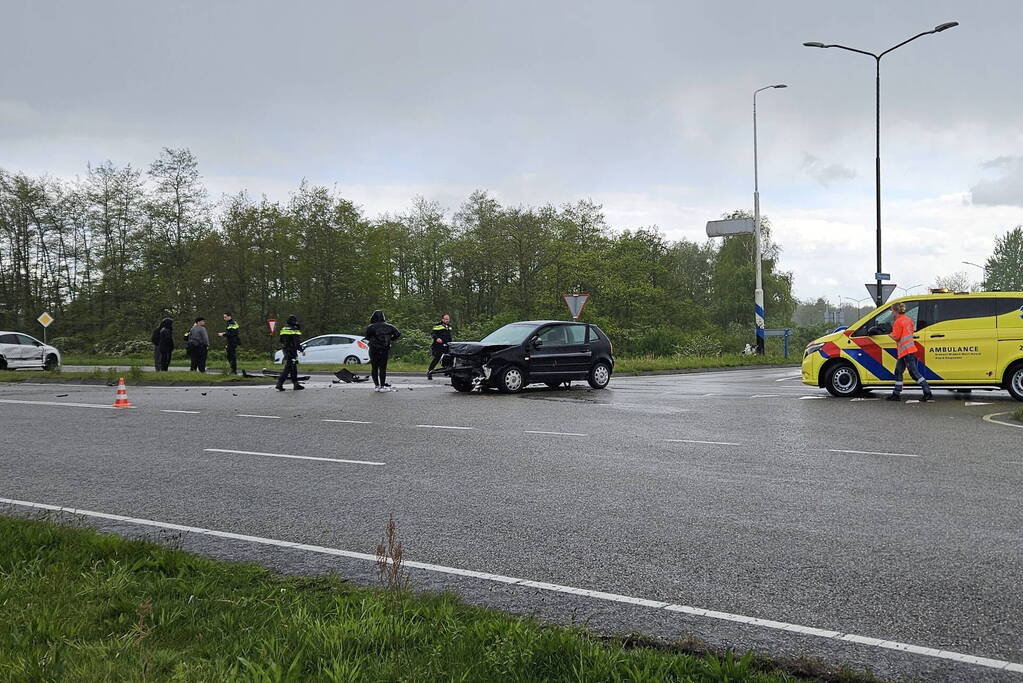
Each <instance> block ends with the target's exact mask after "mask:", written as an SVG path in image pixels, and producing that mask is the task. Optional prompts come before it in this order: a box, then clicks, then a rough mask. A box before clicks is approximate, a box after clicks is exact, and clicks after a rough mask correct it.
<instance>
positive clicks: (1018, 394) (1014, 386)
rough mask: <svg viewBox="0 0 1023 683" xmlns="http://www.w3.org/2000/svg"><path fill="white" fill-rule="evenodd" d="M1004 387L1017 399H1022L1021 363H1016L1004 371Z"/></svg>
mask: <svg viewBox="0 0 1023 683" xmlns="http://www.w3.org/2000/svg"><path fill="white" fill-rule="evenodd" d="M1005 388H1006V389H1008V390H1009V393H1010V394H1012V397H1013V398H1014V399H1016V400H1017V401H1023V363H1016V364H1015V365H1013V366H1012V367H1011V368H1009V370H1008V372H1006V373H1005Z"/></svg>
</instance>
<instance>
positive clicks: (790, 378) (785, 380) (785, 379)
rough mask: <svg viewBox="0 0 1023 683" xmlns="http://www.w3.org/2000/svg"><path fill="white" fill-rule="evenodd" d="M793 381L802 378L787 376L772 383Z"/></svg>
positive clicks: (799, 376)
mask: <svg viewBox="0 0 1023 683" xmlns="http://www.w3.org/2000/svg"><path fill="white" fill-rule="evenodd" d="M794 379H803V376H802V375H788V376H787V377H782V378H781V379H776V380H774V381H775V382H790V381H792V380H794Z"/></svg>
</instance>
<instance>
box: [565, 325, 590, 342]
mask: <svg viewBox="0 0 1023 683" xmlns="http://www.w3.org/2000/svg"><path fill="white" fill-rule="evenodd" d="M565 327H566V330H567V331H568V343H569V344H585V343H586V325H566V326H565Z"/></svg>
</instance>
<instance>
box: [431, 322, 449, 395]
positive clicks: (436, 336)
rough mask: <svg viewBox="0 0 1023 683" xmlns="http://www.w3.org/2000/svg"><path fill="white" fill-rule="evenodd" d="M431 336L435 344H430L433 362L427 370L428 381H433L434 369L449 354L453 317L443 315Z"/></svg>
mask: <svg viewBox="0 0 1023 683" xmlns="http://www.w3.org/2000/svg"><path fill="white" fill-rule="evenodd" d="M430 336H431V337H432V339H433V343H432V344H430V353H432V354H433V360H431V361H430V367H429V368H427V369H426V379H433V374H432V373H433V369H434V368H435V367H437V363H439V362H440V359H441V358H443V357H444V354H445V353H447V352H448V344H450V343H451V316H450V315H448V314H447V313H445V314H444V315H442V316H441V317H440V322H439V323H437V324H436V325H434V326H433V329H432V330H431V331H430Z"/></svg>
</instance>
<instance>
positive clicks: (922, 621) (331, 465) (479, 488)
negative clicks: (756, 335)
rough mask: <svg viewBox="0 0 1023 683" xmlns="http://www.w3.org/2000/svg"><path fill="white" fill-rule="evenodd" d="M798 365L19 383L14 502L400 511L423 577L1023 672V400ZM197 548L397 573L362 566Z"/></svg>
mask: <svg viewBox="0 0 1023 683" xmlns="http://www.w3.org/2000/svg"><path fill="white" fill-rule="evenodd" d="M796 375H797V370H796V369H756V370H739V371H729V372H713V373H701V374H688V375H672V376H647V377H621V378H615V379H614V380H613V382H612V386H611V389H609V390H607V391H591V390H589V389H588V388H587V387H585V385H583V386H581V387H580V386H576V387H573V388H572V389H571V390H559V391H552V390H549V389H547V388H546V387H543V388H541V389H532V390H529V391H527V392H525V393H524V394H522V395H519V396H504V395H500V394H496V393H488V394H486V395H479V394H475V395H462V394H457V393H455V392H454V391H452V390H451V388H450V387H448V386H446V384H445V383H444V382H443V381H435V382H430V383H428V382H425V381H422V380H419V379H414V378H404V377H403V378H394V383H395V385H396V388H397V391H395V392H393V393H391V394H375V393H373V392H372V391H371V390H370V388H369V387H366V386H364V385H332V384H329V383H327V381H326V378H324V381H319V382H317V381H314V382H312V383H310V385H309V389H308V390H307V391H304V392H300V393H294V392H291V391H289V392H286V393H284V394H278V393H277V392H274V391H272V389H270V388H266V387H233V388H221V387H210V388H197V387H193V388H188V389H184V388H162V387H160V388H157V387H150V388H134V387H132V388H131V389H130V394H129V396H130V400H131V401H132V403H133V404H134V405H135V407H134V408H132V409H131V410H124V411H113V410H107V409H102V408H92V407H88V406H89V405H104V404H109V403H110V402H111V401H112V399H113V390H112V389H109V388H107V387H96V386H71V385H68V386H58V385H20V386H13V385H2V386H0V415H2V416H3V418H2V422H3V424H4V428H3V430H2V431H0V482H2V483H0V498H6V499H16V500H21V501H31V502H35V503H47V504H54V505H60V506H68V507H77V508H83V509H87V510H93V511H99V512H104V513H112V514H115V515H124V516H129V517H137V518H145V519H149V520H157V521H160V522H166V523H175V524H183V525H190V526H195V527H202V528H206V529H214V530H218V531H228V532H234V533H239V534H248V535H253V536H259V537H263V538H270V539H281V540H286V541H292V542H298V543H307V544H315V545H319V546H327V547H330V548H339V549H344V550H349V551H357V552H364V553H372V552H373V548H374V547H375V545H376V543H377V542H378V540H379V538H380V535H381V533H382V531H383V529H384V526H385V524H386V522H387V518H388V515H389V514H391V513H393V514H394V515H395V516H396V517H397V519H398V520H399V530H400V533H401V536H402V537H403V539H404V541H405V543H406V553H407V556H408V557H410V558H412V559H414V560H417V561H421V562H427V563H434V564H437V565H443V566H444V567H456V568H462V569H468V570H473V571H477V572H488V573H493V574H498V575H502V576H511V577H518V578H524V579H530V580H534V581H543V582H550V583H554V584H559V585H562V586H571V587H575V588H581V589H589V590H593V591H605V592H609V593H615V594H621V595H625V596H632V597H636V598H644V599H649V600H655V601H664V602H669V603H675V604H681V605H686V606H694V607H698V608H703V609H709V610H718V611H721V612H726V613H729V614H734V615H745V616H749V617H758V618H762V619H770V620H776V621H782V622H788V623H792V624H798V625H802V626H809V627H816V628H821V629H830V630H835V631H838V632H842V633H853V634H858V635H862V636H868V637H873V638H880V639H884V640H891V641H898V642H901V643H910V644H913V645H919V646H925V647H931V648H937V649H941V650H948V651H954V652H957V653H963V654H968V655H974V656H980V657H988V658H994V659H997V660H1004V661H1008V662H1014V663H1020V662H1023V597H1021V595H1023V593H1021V590H1020V587H1021V586H1023V532H1021V529H1023V505H1021V501H1023V496H1021V491H1023V488H1021V487H1023V429H1020V428H1018V427H1014V426H1010V425H1008V424H998V423H996V422H991V421H985V420H984V419H983V416H985V415H988V416H991V415H993V414H994V415H995V417H994V418H992V419H993V420H996V421H1006V422H1009V423H1011V422H1012V421H1011V419H1010V418H1009V416H1008V415H1004V414H1001V415H999V414H1000V413H1006V412H1007V411H1011V410H1014V409H1015V408H1016V407H1018V405H1019V404H1017V403H1015V402H1013V401H1011V400H1010V399H1009V398H1008V395H1007V394H1005V393H1004V392H975V393H974V395H973V396H972V397H971V398H969V399H965V400H964V399H963V398H958V397H953V396H952V395H951V394H948V393H947V392H938V394H937V395H938V401H936V402H935V403H933V404H921V403H909V402H907V403H903V404H898V405H893V404H889V403H886V402H884V401H880V400H876V398H877V396H876V395H873V396H868V397H865V398H864V399H862V400H853V401H848V400H837V399H832V398H830V397H828V396H827V394H826V393H824V392H823V391H821V390H818V389H815V388H808V387H805V386H803V385H801V384H800V383H799V382H798V379H797V376H796ZM906 396H907V397H908V398H909V399H910V400H913V399H915V398H918V396H919V395H918V394H914V392H912V391H909V392H907V394H906ZM10 401H29V402H35V403H13V402H10ZM40 402H43V403H45V402H50V403H56V404H61V405H42V404H40ZM69 403H78V404H83V405H79V406H74V405H65V404H69ZM207 449H217V450H207ZM226 451H244V452H245V453H231V452H226ZM259 454H274V455H278V456H280V455H300V456H310V457H314V458H325V460H322V459H321V460H306V459H296V458H281V457H271V456H270V455H259ZM338 460H347V461H356V462H337V461H338ZM366 463H382V464H366ZM0 509H2V510H3V511H6V512H9V513H11V514H35V513H34V512H33V511H31V510H28V509H26V508H23V507H18V506H3V507H0ZM90 523H92V524H94V525H97V526H100V527H101V528H105V529H111V530H115V531H118V532H121V533H126V534H130V535H138V534H139V533H142V532H143V531H145V530H144V529H142V528H140V527H138V526H137V525H132V524H125V523H122V522H115V521H109V520H106V521H103V520H93V521H92V522H90ZM147 533H154V532H153V530H152V529H150V530H149V532H147ZM174 542H176V543H178V544H180V545H182V547H185V548H188V549H193V550H198V551H201V552H205V553H207V554H211V555H215V556H218V557H226V558H231V559H245V560H251V561H257V562H261V563H263V564H266V565H268V566H271V567H274V568H277V569H280V570H283V571H338V572H341V573H342V574H344V575H345V576H349V577H351V578H353V579H354V580H358V581H367V582H368V581H370V580H372V566H371V564H370V563H367V562H364V561H361V560H354V559H349V558H338V557H327V556H323V555H317V554H315V553H307V552H302V551H297V550H289V549H282V548H273V547H266V546H259V545H253V544H251V543H244V542H239V541H230V540H224V539H211V538H208V537H201V536H196V535H194V534H184V535H180V534H178V535H175V541H174ZM413 582H414V585H416V586H418V587H421V588H428V589H451V590H456V591H457V592H459V593H460V594H462V595H464V596H465V597H466V598H467V599H469V600H471V601H474V602H478V603H481V604H488V605H494V606H497V607H501V608H505V609H510V610H513V611H516V612H521V613H530V614H537V615H538V616H540V617H542V618H546V619H551V620H556V621H561V622H565V623H580V622H582V623H586V624H588V625H589V626H590V627H591V628H593V629H595V630H598V631H604V632H617V633H622V632H629V631H635V632H642V633H646V634H650V635H654V636H658V637H664V638H672V639H677V638H680V637H683V636H686V637H690V636H695V637H698V638H700V639H703V640H705V641H707V642H709V643H710V644H711V645H713V646H716V647H735V648H742V649H745V648H755V649H757V650H758V651H761V652H764V653H766V654H773V655H782V656H803V655H805V656H813V657H821V658H823V659H826V660H827V661H829V662H833V663H834V662H841V663H847V664H850V665H852V666H855V667H860V668H864V667H865V668H870V669H871V670H873V671H874V672H876V673H877V674H878V675H881V676H885V677H904V676H905V677H915V678H918V679H924V680H949V681H952V680H1018V679H1019V678H1020V675H1019V674H1015V675H1014V674H1011V673H1006V672H1000V671H996V670H994V669H991V668H988V667H978V666H976V665H971V664H966V663H958V662H954V661H949V660H947V659H942V658H936V657H930V656H925V655H920V654H906V653H901V652H897V651H893V650H891V649H884V648H878V647H873V646H870V645H858V644H852V643H846V642H836V641H834V640H829V639H826V638H820V637H815V636H807V635H798V634H793V633H788V632H783V631H778V630H776V629H770V628H763V627H761V626H757V625H753V624H743V623H736V622H735V621H727V620H721V619H715V618H706V617H701V616H693V615H691V614H682V613H677V612H674V613H673V612H667V611H665V610H663V609H651V608H649V607H643V606H637V605H632V604H626V603H621V602H613V601H608V600H601V599H599V598H590V597H580V596H577V595H567V594H564V593H551V592H546V591H542V590H541V591H538V590H536V589H535V588H530V587H522V586H514V585H507V584H504V583H500V582H494V581H485V580H479V579H474V578H465V577H457V576H451V575H449V574H444V573H438V572H431V571H416V572H415V573H414V574H413ZM1014 676H1015V677H1014Z"/></svg>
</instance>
